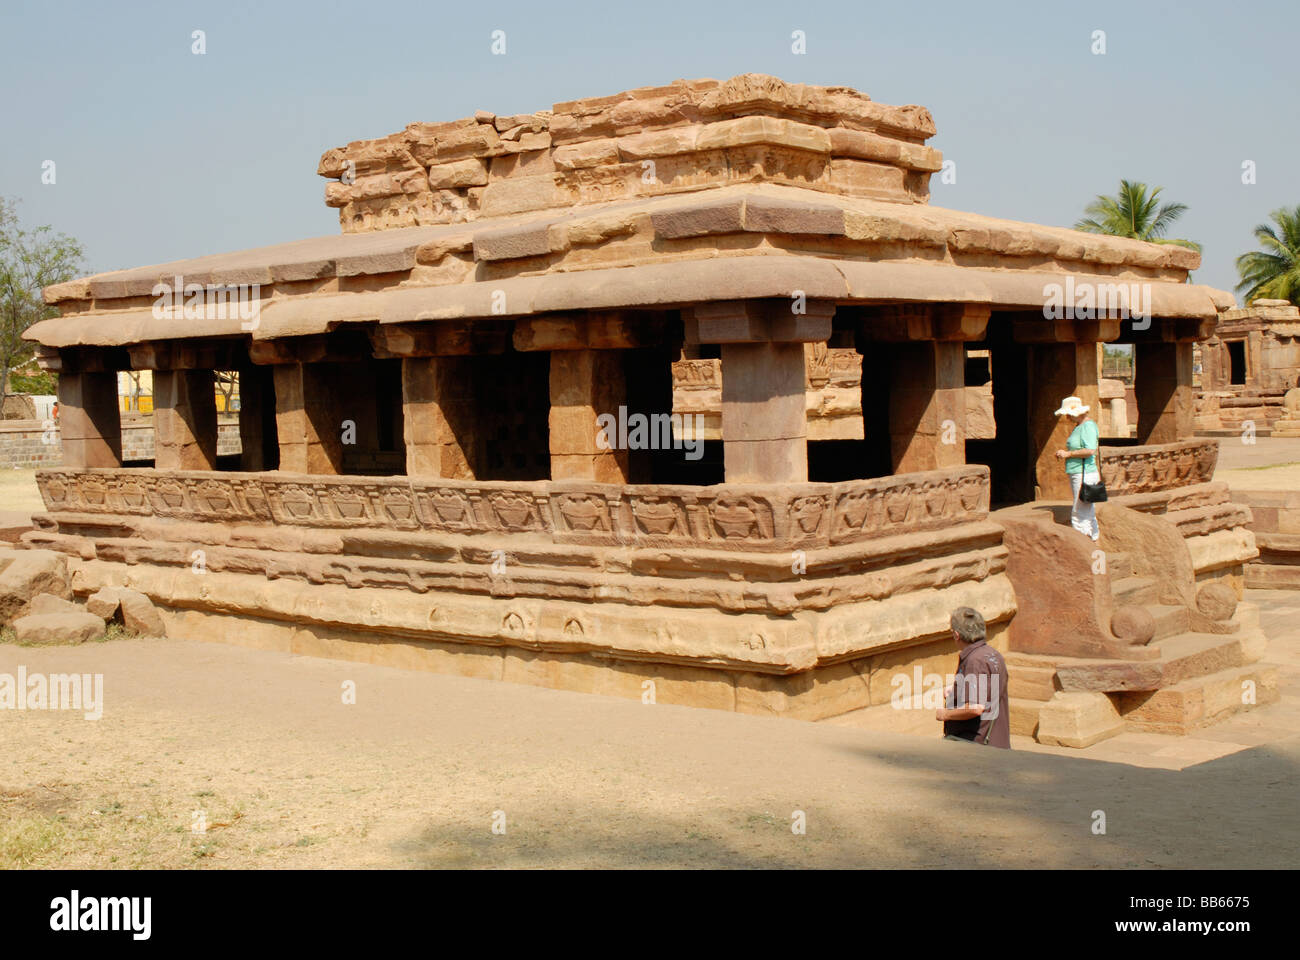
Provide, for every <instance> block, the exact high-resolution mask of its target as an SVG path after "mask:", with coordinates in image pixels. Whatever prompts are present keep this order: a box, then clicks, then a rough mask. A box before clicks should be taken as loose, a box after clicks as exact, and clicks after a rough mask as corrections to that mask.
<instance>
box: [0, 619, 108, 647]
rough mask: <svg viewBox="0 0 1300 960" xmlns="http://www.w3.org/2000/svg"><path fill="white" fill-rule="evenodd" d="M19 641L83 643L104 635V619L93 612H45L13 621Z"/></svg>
mask: <svg viewBox="0 0 1300 960" xmlns="http://www.w3.org/2000/svg"><path fill="white" fill-rule="evenodd" d="M14 633H15V634H16V635H17V637H18V642H19V643H34V644H52V643H85V642H86V641H87V640H95V639H98V638H99V637H101V636H103V635H104V621H103V620H101V619H99V617H97V616H95V615H94V614H93V613H81V612H78V613H45V614H35V615H32V616H28V617H19V618H18V619H17V620H15V621H14Z"/></svg>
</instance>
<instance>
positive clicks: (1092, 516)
mask: <svg viewBox="0 0 1300 960" xmlns="http://www.w3.org/2000/svg"><path fill="white" fill-rule="evenodd" d="M1085 482H1087V483H1100V482H1101V475H1100V474H1099V473H1097V471H1096V470H1088V471H1087V472H1085V473H1072V474H1070V489H1071V490H1072V491H1073V492H1074V506H1073V507H1072V508H1071V509H1070V526H1072V527H1074V529H1076V530H1078V531H1079V532H1080V533H1082V534H1085V535H1086V536H1088V537H1091V538H1092V540H1093V542H1096V540H1097V538H1098V537H1100V536H1101V527H1099V526H1098V525H1097V505H1096V504H1095V503H1084V502H1083V501H1082V500H1080V499H1079V487H1080V485H1081V484H1083V483H1085Z"/></svg>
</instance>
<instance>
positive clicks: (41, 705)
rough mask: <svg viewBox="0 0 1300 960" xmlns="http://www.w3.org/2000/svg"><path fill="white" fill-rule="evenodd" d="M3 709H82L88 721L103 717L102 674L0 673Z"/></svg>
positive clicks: (24, 670)
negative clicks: (47, 674)
mask: <svg viewBox="0 0 1300 960" xmlns="http://www.w3.org/2000/svg"><path fill="white" fill-rule="evenodd" d="M0 710H82V711H84V714H83V715H84V716H85V718H86V719H87V720H98V719H99V718H100V717H102V716H103V715H104V675H103V674H102V673H95V674H90V673H52V674H50V675H49V676H46V675H45V674H43V673H32V674H29V673H28V672H27V668H26V667H24V666H19V668H18V674H17V676H15V675H14V674H12V673H0Z"/></svg>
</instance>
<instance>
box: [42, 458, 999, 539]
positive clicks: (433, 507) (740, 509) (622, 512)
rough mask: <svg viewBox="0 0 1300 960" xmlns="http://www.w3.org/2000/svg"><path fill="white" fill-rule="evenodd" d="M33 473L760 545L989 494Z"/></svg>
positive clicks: (921, 479) (510, 529)
mask: <svg viewBox="0 0 1300 960" xmlns="http://www.w3.org/2000/svg"><path fill="white" fill-rule="evenodd" d="M36 480H37V484H38V486H39V487H40V491H41V496H42V497H43V498H44V500H45V505H46V508H47V509H48V510H50V511H51V512H53V513H56V514H57V513H66V512H76V513H91V514H119V515H122V514H125V515H136V516H155V517H161V518H168V519H175V520H187V521H207V522H216V523H227V524H258V523H265V524H281V525H289V526H300V527H321V528H370V529H380V530H385V529H387V530H406V531H419V530H425V531H431V532H437V533H442V534H459V535H475V534H488V535H493V536H500V535H503V534H520V535H528V534H532V535H538V536H542V537H547V538H550V539H551V540H553V541H554V542H556V543H587V544H604V545H622V546H629V547H704V548H715V549H724V550H757V551H780V550H789V549H808V548H817V547H827V546H836V545H840V544H847V543H853V542H856V541H860V540H866V539H870V538H874V537H885V536H894V535H898V534H908V533H916V532H921V531H927V530H939V529H946V528H949V527H952V526H953V525H955V524H958V523H963V522H968V521H976V520H983V519H986V518H987V516H988V506H989V474H988V469H987V468H986V467H982V466H967V467H957V468H953V469H949V470H936V471H931V472H926V473H912V474H903V475H899V476H893V477H883V478H880V479H874V480H853V481H847V482H843V483H799V484H780V485H776V484H772V485H765V484H754V485H749V484H745V485H727V484H720V485H717V486H708V487H690V486H668V485H649V484H646V485H629V486H619V485H613V484H598V483H583V482H576V481H546V480H542V481H534V482H531V483H517V482H506V481H501V482H491V481H485V482H475V481H462V480H441V479H432V478H429V479H421V478H418V477H383V478H377V477H347V476H342V477H339V476H329V477H325V476H319V475H307V474H287V473H227V472H221V473H209V472H197V471H196V472H182V471H157V470H149V469H91V470H78V471H71V470H46V471H40V472H38V473H37V476H36Z"/></svg>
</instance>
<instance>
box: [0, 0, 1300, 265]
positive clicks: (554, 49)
mask: <svg viewBox="0 0 1300 960" xmlns="http://www.w3.org/2000/svg"><path fill="white" fill-rule="evenodd" d="M194 30H203V31H205V33H206V45H207V52H206V54H205V55H203V56H196V55H194V54H193V53H192V52H191V44H192V40H191V34H192V32H193V31H194ZM494 30H504V31H505V33H506V54H505V55H504V56H494V55H493V54H492V52H491V34H492V31H494ZM794 30H802V31H804V33H805V34H806V36H807V53H806V54H803V55H797V54H795V53H792V51H791V33H792V31H794ZM1095 30H1104V31H1105V40H1106V53H1105V54H1104V55H1095V54H1094V53H1093V52H1092V49H1091V48H1092V45H1093V40H1092V35H1093V31H1095ZM1297 36H1300V3H1298V2H1297V0H1276V2H1247V0H1239V2H1235V3H1224V2H1219V3H1208V2H1187V0H1183V2H1176V3H1175V2H1163V3H1156V2H1143V0H1127V2H1122V3H1120V2H1096V3H1086V4H1085V3H1069V4H1066V3H1061V2H1048V0H1038V2H1026V3H995V2H993V3H973V2H962V3H956V2H928V3H925V4H920V3H903V2H898V0H894V2H890V3H866V2H856V3H841V2H836V0H816V2H803V3H762V2H722V0H697V2H692V3H677V2H659V0H655V2H646V3H642V2H626V0H607V2H604V3H565V2H563V0H556V2H549V3H513V2H506V0H497V2H493V3H474V4H467V3H454V4H441V3H434V2H427V3H417V2H409V3H408V2H400V3H385V2H370V3H359V2H355V0H354V2H348V3H337V4H332V3H328V2H324V0H318V2H313V3H287V2H275V0H263V2H233V0H220V2H195V3H185V2H170V3H130V2H124V3H121V4H117V3H103V2H100V3H60V2H51V0H42V2H15V0H0V80H2V82H3V86H2V87H0V89H3V92H4V94H5V96H4V104H5V106H4V112H3V126H2V127H0V130H2V131H3V134H2V135H3V148H2V149H0V193H2V194H4V195H6V196H8V197H11V198H18V199H20V200H21V204H20V206H19V212H20V215H21V216H22V218H23V220H24V222H25V223H26V224H27V225H29V226H30V225H36V224H43V223H49V224H52V225H53V226H54V227H55V229H57V230H60V231H63V232H64V233H67V234H70V235H72V236H74V237H77V238H78V239H80V240H81V241H82V242H83V244H84V245H85V248H86V253H87V260H88V263H87V266H88V269H89V270H90V271H102V270H112V269H118V268H122V267H131V266H140V265H144V264H151V263H160V262H164V261H167V260H174V259H179V258H183V257H191V256H198V255H201V254H204V253H217V252H223V251H227V250H235V249H240V248H243V247H254V246H264V245H266V244H271V243H279V242H282V241H287V240H294V239H299V238H302V237H309V236H319V235H322V234H329V233H336V232H337V231H338V218H337V213H336V211H335V210H332V209H329V208H327V207H326V206H325V204H324V188H325V181H324V180H322V179H321V178H319V177H317V176H316V172H315V171H316V163H317V161H318V159H319V157H320V154H321V153H322V152H323V151H324V150H326V149H327V148H329V147H333V146H337V145H341V144H344V143H346V142H348V141H349V140H356V139H361V138H366V137H375V136H382V135H384V134H387V133H391V132H393V131H396V130H399V129H401V128H402V127H403V126H405V125H406V124H407V123H409V122H411V121H415V120H430V121H432V120H449V119H454V118H457V117H463V116H466V115H468V114H471V113H472V112H473V111H474V110H475V109H480V108H482V109H487V110H492V111H494V112H496V113H517V112H518V113H522V112H531V111H533V110H538V109H544V108H548V107H550V105H551V104H552V103H555V102H557V101H561V100H569V99H574V98H578V97H585V96H600V95H604V94H610V93H616V92H618V91H620V90H625V89H628V88H630V87H636V86H646V85H654V84H661V83H665V82H668V81H671V80H674V79H676V78H679V77H692V78H693V77H715V78H718V79H725V78H726V77H730V76H732V75H734V74H737V73H744V72H747V71H756V72H760V73H771V74H775V75H777V76H779V77H782V78H783V79H785V80H788V81H792V82H807V83H817V84H831V85H846V86H851V87H855V88H857V89H859V90H861V91H863V92H865V93H867V94H869V95H870V96H871V97H872V98H873V99H875V100H879V101H881V102H883V103H890V104H905V103H919V104H924V105H925V106H927V107H929V108H930V111H931V112H932V113H933V115H934V119H935V123H936V124H937V126H938V129H939V133H938V135H937V136H936V137H935V138H934V139H933V140H931V141H930V144H931V146H934V147H937V148H938V149H940V150H942V151H943V153H944V156H945V158H947V159H951V160H954V161H955V162H956V164H957V168H956V169H957V182H956V183H955V184H942V183H940V182H939V180H938V177H935V178H933V180H932V194H931V201H932V202H933V203H934V204H936V205H938V206H945V207H952V208H955V209H959V210H970V211H974V212H977V213H983V214H989V215H993V216H1000V217H1007V218H1010V219H1014V220H1027V221H1033V222H1038V223H1045V224H1058V225H1063V226H1070V225H1072V224H1073V223H1074V221H1075V220H1077V219H1078V217H1079V216H1080V215H1081V212H1082V209H1083V207H1084V205H1085V204H1086V203H1088V201H1089V200H1091V199H1092V198H1093V197H1094V196H1095V195H1096V194H1098V193H1102V192H1107V193H1109V192H1114V190H1115V189H1116V188H1117V186H1118V182H1119V180H1120V178H1121V177H1128V178H1131V179H1136V180H1142V181H1146V182H1148V183H1152V184H1157V185H1160V186H1163V187H1165V196H1166V197H1167V198H1169V199H1176V200H1180V201H1182V202H1184V203H1186V204H1188V205H1189V206H1190V210H1189V211H1188V212H1187V213H1186V214H1185V215H1184V217H1183V219H1182V221H1181V222H1180V223H1179V224H1178V225H1177V229H1176V231H1175V235H1177V236H1181V237H1187V238H1190V239H1194V240H1197V241H1199V242H1200V243H1202V244H1203V246H1204V259H1203V266H1202V268H1201V269H1200V270H1198V271H1197V272H1196V274H1195V275H1194V279H1195V280H1196V281H1197V282H1200V283H1208V284H1211V285H1214V286H1217V287H1221V288H1224V289H1228V290H1231V289H1232V288H1233V286H1234V285H1235V284H1236V281H1237V275H1236V271H1235V269H1234V267H1233V260H1234V259H1235V257H1236V256H1237V255H1238V254H1240V253H1243V252H1245V251H1246V250H1250V249H1254V247H1255V242H1254V239H1253V237H1252V236H1251V230H1252V228H1253V227H1254V226H1255V224H1257V223H1260V222H1263V221H1265V220H1267V218H1268V214H1269V213H1270V211H1272V210H1274V209H1276V208H1278V207H1280V206H1283V205H1289V206H1295V205H1296V204H1300V178H1298V177H1297V171H1300V123H1297V103H1298V102H1300V97H1297V92H1298V91H1297V87H1298V86H1300V79H1298V78H1300V73H1298V72H1297V66H1296V61H1295V53H1294V48H1295V38H1296V37H1297ZM46 160H53V161H55V164H56V167H55V170H56V177H57V182H56V183H55V184H53V185H46V184H42V182H41V173H42V164H43V162H44V161H46ZM1247 160H1250V161H1253V162H1254V163H1255V165H1256V170H1257V174H1256V176H1257V182H1256V183H1255V184H1253V185H1244V184H1243V183H1242V163H1243V161H1247Z"/></svg>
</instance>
